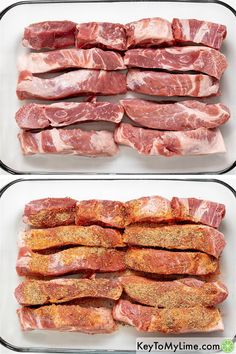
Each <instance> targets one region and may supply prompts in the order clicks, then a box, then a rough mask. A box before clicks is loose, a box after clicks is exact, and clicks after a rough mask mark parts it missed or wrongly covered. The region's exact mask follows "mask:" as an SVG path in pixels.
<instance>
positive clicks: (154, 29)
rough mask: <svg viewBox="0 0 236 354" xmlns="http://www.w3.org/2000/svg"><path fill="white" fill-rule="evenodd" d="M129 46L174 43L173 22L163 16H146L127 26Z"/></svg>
mask: <svg viewBox="0 0 236 354" xmlns="http://www.w3.org/2000/svg"><path fill="white" fill-rule="evenodd" d="M125 28H126V33H127V48H130V47H151V46H159V45H164V44H168V45H172V44H173V34H172V28H171V23H170V22H169V21H167V20H164V19H163V18H159V17H153V18H144V19H141V20H139V21H134V22H130V23H128V24H127V25H126V26H125Z"/></svg>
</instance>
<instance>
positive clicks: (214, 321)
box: [113, 300, 224, 333]
mask: <svg viewBox="0 0 236 354" xmlns="http://www.w3.org/2000/svg"><path fill="white" fill-rule="evenodd" d="M113 317H114V319H115V320H117V321H121V322H125V323H127V324H129V325H131V326H134V327H136V328H137V330H139V331H144V332H161V333H188V332H211V331H219V330H223V329H224V325H223V322H222V318H221V315H220V312H219V310H218V309H216V308H214V307H203V306H195V307H190V308H189V307H186V308H184V307H180V308H178V307H177V308H172V309H157V308H152V307H147V306H141V305H136V304H132V303H131V302H129V301H127V300H120V301H119V302H118V304H117V305H115V307H114V308H113Z"/></svg>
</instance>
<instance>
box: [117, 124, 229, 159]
mask: <svg viewBox="0 0 236 354" xmlns="http://www.w3.org/2000/svg"><path fill="white" fill-rule="evenodd" d="M115 141H116V142H117V143H118V144H123V145H127V146H130V147H132V148H133V149H135V150H137V151H138V152H139V153H140V154H144V155H162V156H167V157H171V156H182V155H207V154H218V153H223V152H225V151H226V149H225V144H224V140H223V137H222V135H221V132H220V130H219V129H212V130H209V129H206V128H199V129H196V130H189V131H184V132H181V131H178V132H174V131H172V132H171V131H170V132H167V131H158V130H151V129H143V128H138V127H134V126H133V125H131V124H127V123H121V124H120V126H119V127H118V128H116V130H115Z"/></svg>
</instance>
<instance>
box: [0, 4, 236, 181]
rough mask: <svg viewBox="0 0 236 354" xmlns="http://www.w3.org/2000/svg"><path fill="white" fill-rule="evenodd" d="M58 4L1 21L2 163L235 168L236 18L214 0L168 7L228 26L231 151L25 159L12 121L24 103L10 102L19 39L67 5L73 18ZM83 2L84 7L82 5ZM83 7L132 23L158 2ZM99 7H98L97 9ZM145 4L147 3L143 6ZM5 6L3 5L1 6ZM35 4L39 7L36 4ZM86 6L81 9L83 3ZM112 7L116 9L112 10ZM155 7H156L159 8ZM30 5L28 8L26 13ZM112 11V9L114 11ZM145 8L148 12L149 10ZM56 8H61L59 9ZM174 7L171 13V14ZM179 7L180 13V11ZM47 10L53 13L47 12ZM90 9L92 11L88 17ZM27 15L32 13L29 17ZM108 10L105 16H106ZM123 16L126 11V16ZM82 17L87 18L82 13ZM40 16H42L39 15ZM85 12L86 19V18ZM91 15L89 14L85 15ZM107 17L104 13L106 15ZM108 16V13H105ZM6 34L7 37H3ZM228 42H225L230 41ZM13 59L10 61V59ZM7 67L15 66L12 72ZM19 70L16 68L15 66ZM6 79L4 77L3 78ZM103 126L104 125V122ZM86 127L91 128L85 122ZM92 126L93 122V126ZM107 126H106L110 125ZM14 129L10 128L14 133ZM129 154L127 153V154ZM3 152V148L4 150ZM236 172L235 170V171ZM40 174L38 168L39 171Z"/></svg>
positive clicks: (44, 167) (87, 168)
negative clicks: (28, 28) (32, 25)
mask: <svg viewBox="0 0 236 354" xmlns="http://www.w3.org/2000/svg"><path fill="white" fill-rule="evenodd" d="M231 2H235V0H231ZM4 3H5V4H10V1H6V0H4V1H1V0H0V4H1V5H2V4H4ZM67 5H68V6H65V5H60V6H61V7H60V6H59V5H58V6H57V7H56V8H55V6H54V7H53V6H52V5H51V6H50V5H44V6H40V5H39V6H37V7H35V10H36V12H35V11H34V12H32V10H31V9H32V6H31V7H27V6H22V7H21V6H17V7H15V8H14V9H13V10H11V11H10V12H8V14H7V15H6V16H4V17H3V19H2V21H1V31H3V38H2V39H3V40H2V42H1V48H2V50H3V53H5V55H3V56H2V59H1V65H3V69H1V70H4V73H5V74H4V76H3V80H5V87H4V86H3V87H2V94H1V99H2V104H1V114H2V121H1V124H0V125H1V135H0V136H1V141H0V148H1V149H5V150H6V151H5V152H4V153H3V157H2V159H3V161H4V163H5V164H6V165H8V166H10V167H12V168H15V169H16V170H19V171H23V170H24V171H55V172H56V171H62V172H63V171H64V172H65V173H66V171H73V172H78V171H79V172H85V173H91V172H99V173H104V171H105V172H106V173H119V172H125V173H129V172H132V173H140V172H141V173H157V172H162V173H166V174H168V173H169V172H177V171H180V172H181V173H184V172H185V173H188V172H196V173H198V172H199V171H207V170H211V171H219V170H222V169H224V168H225V167H226V166H230V165H231V164H232V162H233V160H235V140H236V139H235V134H236V120H235V116H236V103H235V98H234V90H235V85H234V81H233V80H232V77H233V76H234V74H235V69H234V62H236V59H235V58H236V52H235V47H234V43H235V40H234V35H233V33H234V32H235V33H236V25H235V17H234V15H233V14H232V13H231V12H230V11H229V10H227V9H226V8H223V7H222V11H219V9H220V8H219V6H217V5H214V4H213V5H212V4H205V9H206V11H205V13H204V12H202V7H203V6H204V5H203V4H197V3H195V4H194V5H192V6H194V7H192V6H190V5H189V6H187V4H184V3H182V7H181V8H180V9H179V10H178V7H176V6H175V7H174V6H173V7H172V6H169V7H168V16H169V17H170V18H172V17H173V16H176V15H178V16H181V14H182V13H183V17H188V14H189V13H191V16H194V14H195V13H196V17H199V18H201V16H205V17H206V18H207V19H209V20H211V21H212V20H214V19H215V21H216V22H222V23H225V24H227V25H228V28H229V35H228V42H227V43H228V46H230V48H231V50H230V51H228V52H227V45H226V47H225V53H226V54H227V57H228V59H229V70H227V72H226V74H225V76H224V80H223V81H222V85H223V88H222V91H223V96H222V97H221V99H222V101H223V102H224V103H226V104H227V105H228V106H229V107H230V109H231V112H232V119H231V121H230V122H229V124H227V125H225V126H224V127H222V132H223V135H224V137H225V142H226V147H227V153H226V154H222V155H208V156H195V157H189V156H187V157H186V156H185V157H172V158H171V159H167V158H165V157H159V158H158V159H157V158H156V157H154V156H149V157H144V156H140V155H139V154H137V152H135V151H133V150H132V149H129V148H128V147H121V151H120V153H119V154H118V155H117V156H116V157H114V158H112V159H107V158H99V159H94V160H93V161H92V163H91V159H90V158H85V157H78V156H63V157H62V156H53V155H45V156H43V155H42V156H40V155H39V156H31V157H27V158H25V157H24V158H23V157H22V155H21V153H20V150H19V144H18V141H17V139H16V138H15V136H16V134H17V132H18V128H17V126H16V124H15V123H14V119H13V120H12V116H13V115H14V113H15V111H16V110H17V109H18V108H19V101H18V100H16V99H12V101H11V104H10V105H9V102H8V101H9V97H10V98H12V97H15V88H14V87H15V81H16V78H17V70H16V68H15V60H16V57H18V56H19V54H20V51H21V50H23V48H22V47H21V46H20V45H19V47H18V45H17V43H18V44H19V41H18V39H17V38H18V37H19V38H20V36H21V34H20V33H21V28H22V27H25V25H27V24H28V22H34V21H37V20H41V19H42V17H44V18H45V16H49V18H50V19H52V18H57V17H58V18H59V17H60V18H61V16H64V15H62V9H63V10H64V12H65V13H66V14H67V15H66V16H68V14H69V15H70V16H72V15H71V6H72V5H70V4H67ZM82 5H83V6H82ZM82 5H80V6H79V7H76V9H77V10H76V11H79V13H80V17H79V18H80V19H81V20H83V21H86V20H88V19H89V16H91V13H92V14H93V17H94V19H95V18H99V19H103V20H108V19H109V18H110V17H109V16H111V11H112V16H113V17H112V19H113V20H114V21H115V20H116V21H120V22H127V21H128V20H129V19H130V20H132V19H133V18H134V17H132V16H136V17H135V18H137V16H138V17H140V16H141V14H142V13H143V12H144V15H143V16H150V15H151V16H152V9H153V6H157V5H156V4H155V3H152V5H151V4H149V5H147V7H145V8H143V4H141V3H139V6H136V7H137V9H136V8H135V9H134V10H135V11H134V14H133V13H132V9H133V6H134V5H133V4H132V3H130V6H129V7H128V3H127V5H126V6H127V13H124V14H123V12H124V11H123V7H122V6H123V5H122V4H121V5H120V6H118V5H115V4H109V7H108V8H107V4H106V5H105V6H106V7H102V6H101V5H99V4H96V5H89V6H90V8H89V9H88V10H89V12H88V11H86V10H87V4H82ZM97 5H99V7H97V8H96V9H95V7H96V6H97ZM141 5H142V6H141ZM164 5H165V4H163V6H161V4H160V5H158V9H159V15H160V16H165V17H167V18H168V16H167V15H166V6H164ZM2 6H3V5H2ZM35 6H36V5H35ZM81 6H82V7H81ZM113 6H114V8H115V11H113V10H112V9H113ZM155 8H156V7H155ZM213 8H214V16H213V17H212V11H213V10H211V9H213ZM27 9H28V12H27ZM109 9H110V10H109ZM144 10H145V11H144ZM56 11H57V12H56ZM171 11H172V12H171ZM177 11H179V12H178V13H177ZM47 13H49V14H48V15H47ZM89 13H90V15H89ZM26 14H27V16H26ZM103 14H105V15H103ZM122 14H123V15H122ZM82 15H83V16H82ZM37 16H38V17H37ZM73 16H75V17H72V18H71V19H73V20H75V21H76V18H77V17H76V15H74V12H73ZM81 16H82V17H81ZM86 16H88V17H86ZM103 16H105V17H103ZM106 16H107V17H106ZM16 18H18V23H17V25H16V21H15V19H16ZM4 33H5V34H6V35H4ZM227 43H226V44H227ZM6 58H8V59H6ZM8 67H11V68H12V69H11V70H10V69H9V68H8ZM13 68H14V69H13ZM4 78H5V79H4ZM99 126H100V124H99ZM83 127H84V128H86V127H87V128H88V126H87V125H86V127H85V126H84V125H83ZM90 127H91V126H90ZM101 127H103V128H105V126H104V125H102V126H100V128H101ZM106 128H107V126H106ZM9 132H11V133H10V134H9ZM124 153H125V154H124ZM1 154H2V152H1ZM234 172H235V171H234ZM34 173H37V172H34Z"/></svg>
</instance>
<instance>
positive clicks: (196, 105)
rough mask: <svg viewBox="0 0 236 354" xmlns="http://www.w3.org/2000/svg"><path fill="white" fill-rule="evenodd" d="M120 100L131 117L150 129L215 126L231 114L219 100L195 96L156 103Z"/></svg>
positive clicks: (187, 128)
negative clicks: (213, 102) (195, 99)
mask: <svg viewBox="0 0 236 354" xmlns="http://www.w3.org/2000/svg"><path fill="white" fill-rule="evenodd" d="M120 103H121V104H122V106H123V107H124V109H125V113H126V114H127V116H128V117H129V118H130V119H132V120H133V121H134V122H135V123H138V124H140V125H142V126H144V127H147V128H152V129H160V130H192V129H197V128H201V127H203V128H216V127H218V126H219V125H221V124H224V123H225V122H227V120H228V119H229V118H230V112H229V109H228V108H227V107H226V106H225V105H223V104H222V103H215V104H206V103H204V102H199V101H194V100H189V101H181V102H174V103H158V102H151V101H145V100H139V99H125V100H121V101H120Z"/></svg>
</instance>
